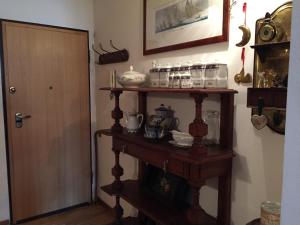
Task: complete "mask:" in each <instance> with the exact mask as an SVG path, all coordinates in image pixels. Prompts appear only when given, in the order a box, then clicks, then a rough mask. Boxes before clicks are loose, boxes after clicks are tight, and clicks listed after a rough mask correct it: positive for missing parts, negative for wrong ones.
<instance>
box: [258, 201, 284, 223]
mask: <svg viewBox="0 0 300 225" xmlns="http://www.w3.org/2000/svg"><path fill="white" fill-rule="evenodd" d="M280 208H281V205H280V203H279V202H270V201H266V202H263V203H262V204H261V219H260V223H261V225H280Z"/></svg>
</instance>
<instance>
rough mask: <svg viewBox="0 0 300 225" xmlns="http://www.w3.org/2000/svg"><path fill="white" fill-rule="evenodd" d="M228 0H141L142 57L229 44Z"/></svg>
mask: <svg viewBox="0 0 300 225" xmlns="http://www.w3.org/2000/svg"><path fill="white" fill-rule="evenodd" d="M229 4H230V2H229V0H144V7H143V8H144V23H143V25H144V29H143V33H144V35H143V36H144V37H143V54H144V55H150V54H156V53H161V52H167V51H173V50H179V49H185V48H191V47H196V46H201V45H208V44H213V43H220V42H226V41H228V36H229Z"/></svg>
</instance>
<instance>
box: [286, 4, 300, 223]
mask: <svg viewBox="0 0 300 225" xmlns="http://www.w3.org/2000/svg"><path fill="white" fill-rule="evenodd" d="M299 23H300V2H299V1H294V13H293V25H292V43H291V61H290V76H289V88H288V103H287V130H286V143H285V154H284V180H283V181H284V182H283V196H282V197H283V200H282V203H283V206H282V220H281V224H282V225H298V224H300V217H299V215H300V205H299V202H300V192H299V190H300V151H299V146H300V139H299V134H300V117H299V115H300V104H299V96H300V89H299V86H300V77H299V70H300V40H299V36H300V27H299Z"/></svg>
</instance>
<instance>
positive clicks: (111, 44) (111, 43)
mask: <svg viewBox="0 0 300 225" xmlns="http://www.w3.org/2000/svg"><path fill="white" fill-rule="evenodd" d="M109 42H110V46H111V47H113V48H114V49H115V50H117V51H121V50H120V49H118V48H117V47H116V46H114V44H113V42H112V40H110V41H109Z"/></svg>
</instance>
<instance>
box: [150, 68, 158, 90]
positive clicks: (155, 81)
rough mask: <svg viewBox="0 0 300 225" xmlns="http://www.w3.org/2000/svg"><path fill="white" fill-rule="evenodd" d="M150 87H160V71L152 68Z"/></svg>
mask: <svg viewBox="0 0 300 225" xmlns="http://www.w3.org/2000/svg"><path fill="white" fill-rule="evenodd" d="M149 79H150V87H159V69H158V68H152V69H150V71H149Z"/></svg>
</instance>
